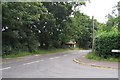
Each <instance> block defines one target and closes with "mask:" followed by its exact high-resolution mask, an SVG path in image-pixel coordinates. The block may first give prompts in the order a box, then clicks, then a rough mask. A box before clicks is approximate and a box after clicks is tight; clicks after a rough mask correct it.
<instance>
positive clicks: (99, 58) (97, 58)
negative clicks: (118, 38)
mask: <svg viewBox="0 0 120 80" xmlns="http://www.w3.org/2000/svg"><path fill="white" fill-rule="evenodd" d="M85 57H86V58H87V59H91V60H97V61H109V62H120V59H119V58H113V57H107V58H102V57H99V56H97V55H95V52H90V53H88V54H87V55H86V56H85Z"/></svg>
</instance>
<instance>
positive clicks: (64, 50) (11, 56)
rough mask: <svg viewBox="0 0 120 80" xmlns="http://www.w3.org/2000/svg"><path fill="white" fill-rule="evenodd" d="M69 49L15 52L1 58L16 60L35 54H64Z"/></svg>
mask: <svg viewBox="0 0 120 80" xmlns="http://www.w3.org/2000/svg"><path fill="white" fill-rule="evenodd" d="M69 50H70V49H47V50H46V49H41V50H36V51H33V52H21V51H19V52H17V53H14V54H9V55H3V56H2V58H17V57H23V56H28V55H35V54H52V53H57V52H66V51H69Z"/></svg>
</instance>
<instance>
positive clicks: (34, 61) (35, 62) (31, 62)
mask: <svg viewBox="0 0 120 80" xmlns="http://www.w3.org/2000/svg"><path fill="white" fill-rule="evenodd" d="M38 62H40V61H34V62H29V63H25V64H23V65H28V64H33V63H38Z"/></svg>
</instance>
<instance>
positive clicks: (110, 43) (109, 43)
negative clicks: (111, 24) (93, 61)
mask: <svg viewBox="0 0 120 80" xmlns="http://www.w3.org/2000/svg"><path fill="white" fill-rule="evenodd" d="M119 39H120V33H119V32H117V31H116V32H114V31H111V32H102V33H101V34H99V35H97V36H96V37H95V45H94V50H95V52H96V54H97V55H98V56H100V57H104V58H107V57H108V56H112V57H120V54H119V53H113V52H111V50H112V49H118V50H119V49H120V44H119V43H118V41H119Z"/></svg>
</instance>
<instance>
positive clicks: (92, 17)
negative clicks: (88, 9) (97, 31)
mask: <svg viewBox="0 0 120 80" xmlns="http://www.w3.org/2000/svg"><path fill="white" fill-rule="evenodd" d="M92 31H93V33H92V51H93V50H94V16H92Z"/></svg>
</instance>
